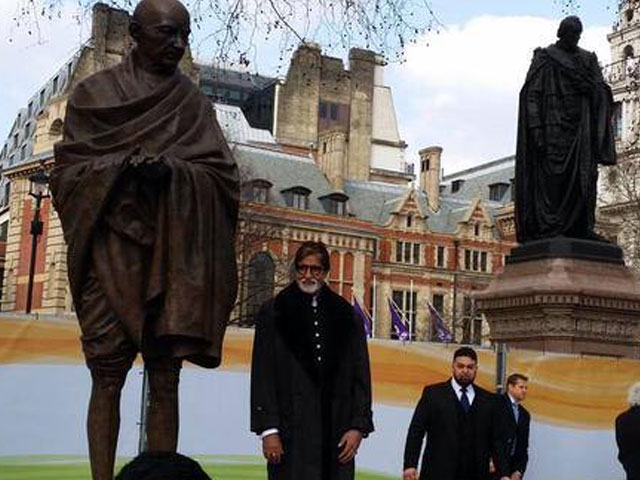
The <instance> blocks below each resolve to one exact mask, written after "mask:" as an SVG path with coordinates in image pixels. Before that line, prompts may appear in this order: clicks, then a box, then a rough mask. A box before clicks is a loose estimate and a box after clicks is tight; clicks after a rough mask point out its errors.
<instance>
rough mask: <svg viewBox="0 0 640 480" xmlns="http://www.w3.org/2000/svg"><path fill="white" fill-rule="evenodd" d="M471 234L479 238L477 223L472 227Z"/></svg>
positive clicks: (478, 225)
mask: <svg viewBox="0 0 640 480" xmlns="http://www.w3.org/2000/svg"><path fill="white" fill-rule="evenodd" d="M473 234H474V235H475V236H476V237H479V236H480V224H479V223H476V224H475V225H474V226H473Z"/></svg>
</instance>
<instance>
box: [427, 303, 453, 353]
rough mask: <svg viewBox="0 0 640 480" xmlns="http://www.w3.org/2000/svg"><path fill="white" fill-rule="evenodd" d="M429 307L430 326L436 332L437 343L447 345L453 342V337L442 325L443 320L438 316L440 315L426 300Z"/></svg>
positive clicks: (445, 326)
mask: <svg viewBox="0 0 640 480" xmlns="http://www.w3.org/2000/svg"><path fill="white" fill-rule="evenodd" d="M427 305H428V306H429V316H430V317H431V325H433V328H435V331H436V340H437V341H438V342H443V343H449V342H452V341H453V335H452V334H451V332H450V331H449V329H448V328H447V325H446V324H445V323H444V320H443V319H442V317H441V316H440V313H438V311H437V310H436V309H435V308H434V306H433V305H431V302H429V301H428V300H427Z"/></svg>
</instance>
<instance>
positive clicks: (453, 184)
mask: <svg viewBox="0 0 640 480" xmlns="http://www.w3.org/2000/svg"><path fill="white" fill-rule="evenodd" d="M462 185H464V180H463V179H460V180H454V181H453V182H451V193H456V192H457V191H459V190H460V189H461V188H462Z"/></svg>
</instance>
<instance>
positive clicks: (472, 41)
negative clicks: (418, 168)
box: [387, 16, 610, 173]
mask: <svg viewBox="0 0 640 480" xmlns="http://www.w3.org/2000/svg"><path fill="white" fill-rule="evenodd" d="M557 28H558V22H557V21H556V20H549V19H546V18H537V17H513V16H511V17H495V16H481V17H476V18H473V19H471V20H470V21H469V22H467V23H465V24H464V25H461V26H458V25H453V26H449V27H448V28H447V29H446V30H444V31H443V32H441V33H440V34H438V35H436V34H433V35H430V36H429V37H427V38H425V39H424V41H423V42H421V43H419V44H416V45H412V46H410V47H409V49H408V51H407V57H406V58H407V61H406V63H404V64H402V65H396V66H390V67H389V73H388V75H387V80H388V82H389V84H390V85H391V86H392V88H394V92H395V95H394V98H395V101H396V106H397V109H398V118H399V121H400V128H401V135H402V136H403V137H404V139H405V140H406V141H407V143H409V151H408V152H407V154H408V156H409V158H410V159H412V160H415V159H417V153H416V152H417V151H418V150H419V149H420V148H423V147H425V146H428V145H440V146H442V147H443V148H444V153H443V167H444V168H445V171H446V172H448V173H451V172H453V171H455V170H459V169H462V168H468V167H471V166H473V165H476V164H478V163H480V162H483V161H487V160H491V159H495V158H499V157H502V156H507V155H511V154H513V153H514V151H515V131H516V119H517V108H518V106H517V103H518V92H519V90H520V87H521V86H522V83H523V81H524V78H525V76H526V73H527V69H528V68H529V63H530V61H531V58H532V54H533V50H534V49H535V48H536V47H539V46H546V45H549V44H551V43H553V42H554V41H555V40H556V30H557ZM607 33H609V28H608V27H596V28H588V29H587V30H586V31H585V32H584V34H583V38H582V41H581V43H580V45H581V47H582V48H585V49H588V50H593V51H595V52H596V53H597V54H598V57H599V59H600V61H601V63H603V64H605V63H607V62H608V61H609V57H610V55H609V46H608V43H607V40H606V34H607ZM427 43H428V44H427Z"/></svg>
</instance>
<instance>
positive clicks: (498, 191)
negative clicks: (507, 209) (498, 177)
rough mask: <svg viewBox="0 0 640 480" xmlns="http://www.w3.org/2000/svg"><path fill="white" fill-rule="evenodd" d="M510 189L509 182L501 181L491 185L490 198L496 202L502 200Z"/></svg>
mask: <svg viewBox="0 0 640 480" xmlns="http://www.w3.org/2000/svg"><path fill="white" fill-rule="evenodd" d="M508 189H509V184H508V183H502V182H499V183H494V184H491V185H489V200H493V201H494V202H499V201H501V200H502V197H504V194H505V193H507V190H508Z"/></svg>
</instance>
